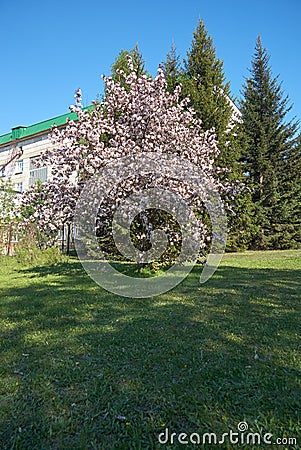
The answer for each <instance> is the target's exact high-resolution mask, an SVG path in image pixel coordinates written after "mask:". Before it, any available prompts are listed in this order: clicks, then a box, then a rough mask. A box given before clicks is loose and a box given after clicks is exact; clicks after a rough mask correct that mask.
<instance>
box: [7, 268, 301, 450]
mask: <svg viewBox="0 0 301 450" xmlns="http://www.w3.org/2000/svg"><path fill="white" fill-rule="evenodd" d="M198 276H199V273H198V271H197V270H195V271H194V272H193V273H192V274H191V275H190V276H189V277H188V278H187V279H186V280H185V281H184V282H183V283H182V284H181V285H180V286H178V287H177V288H176V289H174V290H173V291H171V292H169V293H166V294H164V295H161V296H159V297H154V298H151V299H138V300H137V299H135V300H133V299H127V298H121V297H117V296H115V295H113V294H110V293H108V292H106V291H104V290H103V289H101V288H100V287H98V286H97V285H95V284H94V283H93V281H91V280H90V279H89V277H88V276H87V275H86V274H85V272H84V271H83V269H82V268H81V266H80V263H78V262H73V263H72V264H62V265H61V266H57V267H55V268H49V267H40V268H39V267H38V268H33V269H28V270H26V271H23V272H22V277H21V275H20V278H19V281H18V279H16V285H15V286H14V287H11V288H9V289H1V310H2V317H3V326H2V329H1V342H2V343H1V361H2V363H1V366H2V367H1V377H2V380H3V383H2V388H1V395H2V400H1V414H2V419H1V422H2V423H1V428H2V430H1V433H2V434H1V442H2V447H3V448H18V449H19V448H20V449H31V450H33V449H41V448H43V449H94V448H103V449H139V448H142V449H147V448H150V449H151V448H154V449H157V448H160V445H159V444H158V442H157V435H158V433H159V432H161V431H162V430H163V429H165V427H168V428H169V429H170V430H171V431H174V432H178V433H179V432H186V433H192V432H198V433H200V434H201V433H205V432H216V433H218V434H219V435H220V436H221V435H222V433H224V432H227V431H229V428H232V429H233V430H234V431H236V430H237V424H238V423H239V422H241V421H243V420H245V421H247V423H248V424H249V429H250V430H251V431H254V432H256V431H258V430H259V429H260V428H262V429H263V430H264V432H266V433H268V432H269V433H273V434H274V436H275V438H276V437H281V436H282V434H283V433H285V434H286V435H287V436H290V437H297V433H298V431H299V429H300V422H299V419H300V418H299V413H300V360H299V353H298V352H299V346H298V339H299V335H300V328H299V327H300V316H299V313H300V303H299V302H300V296H301V288H300V284H299V282H298V281H300V279H301V271H300V270H290V271H287V270H272V269H243V268H234V267H220V268H219V269H218V271H217V273H216V275H215V276H214V277H213V278H212V279H211V280H209V281H208V282H207V283H206V284H205V285H204V286H200V285H199V284H198ZM24 279H25V284H24V285H23V284H21V280H22V283H24ZM18 283H19V285H18ZM255 350H256V353H257V354H258V357H259V359H258V360H255V359H254V355H255ZM298 424H299V425H298ZM200 447H201V446H200ZM163 448H169V446H168V445H165V446H163ZM170 448H182V445H179V444H178V447H177V445H173V446H171V447H170ZM186 448H187V446H186ZM201 448H202V447H201ZM203 448H210V446H209V447H206V446H205V447H203ZM219 448H231V446H230V445H229V446H228V447H227V446H226V445H225V446H224V447H222V446H221V445H220V446H219ZM240 448H243V446H242V447H240ZM246 448H248V449H249V448H253V447H251V446H250V445H248V446H246ZM254 448H256V447H255V446H254ZM257 448H264V447H263V446H262V445H261V446H260V447H257ZM274 448H277V447H275V446H274ZM279 448H284V447H279ZM289 448H298V447H297V446H296V447H294V446H291V447H289Z"/></svg>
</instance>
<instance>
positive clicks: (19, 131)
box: [0, 105, 93, 145]
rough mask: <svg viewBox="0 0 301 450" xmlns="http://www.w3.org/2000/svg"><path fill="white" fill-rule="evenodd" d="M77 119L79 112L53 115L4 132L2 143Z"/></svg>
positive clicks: (0, 137)
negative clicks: (50, 117)
mask: <svg viewBox="0 0 301 450" xmlns="http://www.w3.org/2000/svg"><path fill="white" fill-rule="evenodd" d="M92 108H93V105H90V106H87V107H86V108H84V110H86V109H88V110H90V109H92ZM67 119H70V120H77V114H76V113H74V112H69V113H67V114H63V115H61V116H57V117H53V118H52V119H48V120H43V122H38V123H35V124H34V125H29V126H28V127H24V126H18V127H14V128H12V129H11V132H10V133H6V134H2V135H1V136H0V145H3V144H8V143H9V142H12V141H14V140H16V139H23V138H27V137H29V136H32V135H34V134H37V133H42V132H43V131H47V130H50V128H51V127H52V126H53V125H56V126H58V127H59V126H60V125H65V123H66V120H67Z"/></svg>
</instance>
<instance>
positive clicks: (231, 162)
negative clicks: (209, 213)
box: [167, 20, 252, 250]
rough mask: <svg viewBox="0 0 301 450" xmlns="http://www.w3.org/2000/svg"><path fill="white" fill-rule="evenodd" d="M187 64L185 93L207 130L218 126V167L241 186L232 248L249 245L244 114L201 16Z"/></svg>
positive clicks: (232, 220) (231, 217)
mask: <svg viewBox="0 0 301 450" xmlns="http://www.w3.org/2000/svg"><path fill="white" fill-rule="evenodd" d="M171 56H172V53H171ZM170 60H171V61H174V59H172V58H169V59H167V62H168V61H170ZM184 66H185V67H184V71H183V72H182V74H181V76H180V80H181V82H182V84H183V91H182V92H183V96H184V97H185V96H189V98H190V103H191V105H192V106H193V108H194V110H195V111H196V113H197V115H198V117H199V118H200V119H201V120H202V124H203V128H204V130H209V129H212V128H214V130H215V133H216V136H217V140H218V147H219V150H220V154H219V157H218V158H217V160H216V168H217V171H218V167H227V168H228V169H229V172H227V173H225V174H224V180H225V181H226V180H228V181H230V182H231V183H233V182H235V183H237V186H240V194H238V195H236V201H235V204H234V205H233V204H232V212H231V213H230V214H229V215H228V221H229V229H230V233H229V240H228V244H229V245H228V248H229V249H232V250H235V249H240V248H246V247H247V246H248V243H249V240H250V233H251V230H250V226H251V222H250V218H249V217H250V216H251V214H252V211H251V209H250V208H251V207H252V205H251V201H250V200H251V199H250V194H249V192H247V191H244V190H243V188H242V187H241V186H242V184H244V181H245V175H244V168H243V164H242V161H241V156H242V155H241V140H240V137H239V129H238V123H239V120H240V115H239V111H238V110H237V108H236V106H235V104H234V103H233V101H232V100H231V92H230V84H229V83H228V82H227V81H226V77H225V74H224V69H223V62H222V61H221V60H220V59H219V58H218V57H217V56H216V50H215V47H214V44H213V40H212V38H211V37H210V36H209V35H208V32H207V30H206V28H205V26H204V23H203V22H202V21H201V20H200V22H199V24H198V27H197V28H196V30H195V32H194V35H193V41H192V44H191V48H190V50H189V51H188V53H187V58H186V60H185V62H184ZM237 190H239V189H237Z"/></svg>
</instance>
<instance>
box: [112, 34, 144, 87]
mask: <svg viewBox="0 0 301 450" xmlns="http://www.w3.org/2000/svg"><path fill="white" fill-rule="evenodd" d="M129 56H130V57H131V61H132V63H133V66H134V70H135V73H136V75H137V76H140V75H142V74H144V75H149V74H148V72H147V70H146V68H145V62H144V59H143V56H142V54H141V52H140V50H139V46H138V42H137V43H136V46H135V48H133V49H132V50H121V51H120V52H119V54H118V56H117V58H116V59H115V61H114V62H113V64H112V66H111V71H112V77H113V79H114V81H119V82H120V83H121V85H122V86H123V87H126V89H127V90H128V86H125V77H124V76H122V75H120V74H119V73H118V70H122V71H123V72H124V73H125V75H129V73H130V72H129V65H128V57H129Z"/></svg>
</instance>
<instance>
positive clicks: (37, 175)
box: [29, 156, 48, 186]
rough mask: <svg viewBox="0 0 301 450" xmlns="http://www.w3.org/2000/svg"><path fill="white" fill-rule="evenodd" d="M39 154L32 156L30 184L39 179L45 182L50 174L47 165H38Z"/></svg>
mask: <svg viewBox="0 0 301 450" xmlns="http://www.w3.org/2000/svg"><path fill="white" fill-rule="evenodd" d="M39 159H40V158H39V156H34V157H33V158H30V161H29V186H32V185H33V184H35V183H36V182H37V181H41V182H42V183H44V181H46V180H47V176H48V170H47V167H37V165H36V163H37V162H38V161H39Z"/></svg>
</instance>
